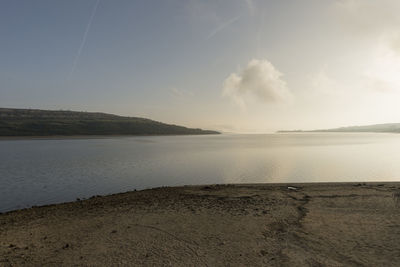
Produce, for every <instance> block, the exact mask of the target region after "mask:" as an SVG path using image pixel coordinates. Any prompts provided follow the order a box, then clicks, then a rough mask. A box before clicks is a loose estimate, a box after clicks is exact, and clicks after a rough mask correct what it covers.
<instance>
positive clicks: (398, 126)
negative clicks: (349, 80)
mask: <svg viewBox="0 0 400 267" xmlns="http://www.w3.org/2000/svg"><path fill="white" fill-rule="evenodd" d="M279 132H280V133H288V132H340V133H345V132H366V133H367V132H370V133H400V123H385V124H374V125H365V126H349V127H341V128H333V129H323V130H312V131H302V130H295V131H279Z"/></svg>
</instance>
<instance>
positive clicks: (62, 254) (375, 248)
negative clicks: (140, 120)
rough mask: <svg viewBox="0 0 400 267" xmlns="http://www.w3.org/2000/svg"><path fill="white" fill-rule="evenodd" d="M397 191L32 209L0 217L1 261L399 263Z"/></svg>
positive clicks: (330, 188)
mask: <svg viewBox="0 0 400 267" xmlns="http://www.w3.org/2000/svg"><path fill="white" fill-rule="evenodd" d="M288 186H291V187H288ZM292 187H294V188H292ZM399 197H400V183H380V184H377V183H367V184H364V183H346V184H335V183H332V184H291V185H287V184H275V185H267V184H263V185H213V186H188V187H172V188H158V189H151V190H144V191H137V192H129V193H122V194H116V195H110V196H105V197H95V198H91V199H89V200H84V201H77V202H73V203H65V204H59V205H51V206H45V207H35V208H31V209H26V210H20V211H14V212H9V213H5V214H2V215H0V266H72V265H73V266H154V265H156V266H158V265H167V266H169V265H170V266H399V265H400V253H399V251H400V202H399V201H398V198H399Z"/></svg>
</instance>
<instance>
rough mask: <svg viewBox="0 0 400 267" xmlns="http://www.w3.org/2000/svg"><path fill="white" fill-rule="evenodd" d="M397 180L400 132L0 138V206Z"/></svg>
mask: <svg viewBox="0 0 400 267" xmlns="http://www.w3.org/2000/svg"><path fill="white" fill-rule="evenodd" d="M399 180H400V135H397V134H372V133H362V134H361V133H345V134H338V133H310V134H308V133H302V134H265V135H207V136H156V137H112V138H102V139H63V140H58V139H44V140H0V212H4V211H9V210H13V209H19V208H25V207H29V206H32V205H43V204H50V203H59V202H65V201H72V200H75V199H76V198H88V197H90V196H93V195H103V194H110V193H117V192H124V191H129V190H134V189H144V188H151V187H159V186H175V185H192V184H215V183H277V182H345V181H346V182H347V181H351V182H356V181H399Z"/></svg>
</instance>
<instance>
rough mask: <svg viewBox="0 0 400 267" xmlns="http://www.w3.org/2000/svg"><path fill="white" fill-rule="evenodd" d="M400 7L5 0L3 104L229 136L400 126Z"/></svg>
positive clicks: (389, 3) (0, 13) (1, 12)
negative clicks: (140, 119) (120, 117)
mask: <svg viewBox="0 0 400 267" xmlns="http://www.w3.org/2000/svg"><path fill="white" fill-rule="evenodd" d="M399 8H400V2H398V1H394V0H383V1H379V2H378V1H372V0H365V1H362V0H329V1H318V0H306V1H261V0H235V1H200V0H190V1H178V0H168V1H128V0H117V1H112V2H111V1H104V0H84V1H82V0H71V1H57V2H55V1H49V0H37V1H29V0H18V1H12V0H4V1H2V2H1V3H0V34H1V36H2V41H1V42H0V62H1V63H0V79H1V80H2V84H1V85H0V107H5V108H33V109H52V110H58V109H63V110H75V111H89V112H105V113H112V114H117V115H123V116H135V117H145V118H150V119H153V120H157V121H162V122H165V123H172V124H179V125H184V126H187V127H196V128H204V129H212V130H219V131H222V132H231V133H269V132H275V131H277V130H295V129H302V130H311V129H325V128H336V127H343V126H352V125H369V124H381V123H394V122H400V106H399V105H398V99H399V97H400V76H399V75H398V73H400V30H399V29H400V27H399V26H400V17H399V16H398V15H397V10H399Z"/></svg>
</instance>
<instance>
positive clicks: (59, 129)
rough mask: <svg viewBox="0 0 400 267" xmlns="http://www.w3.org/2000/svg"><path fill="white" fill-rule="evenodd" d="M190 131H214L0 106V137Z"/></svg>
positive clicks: (97, 115) (145, 121)
mask: <svg viewBox="0 0 400 267" xmlns="http://www.w3.org/2000/svg"><path fill="white" fill-rule="evenodd" d="M192 134H193V135H196V134H218V132H216V131H208V130H201V129H192V128H186V127H183V126H178V125H171V124H165V123H161V122H157V121H153V120H149V119H143V118H136V117H122V116H117V115H112V114H106V113H93V112H76V111H50V110H36V109H10V108H0V136H55V135H70V136H72V135H192Z"/></svg>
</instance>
